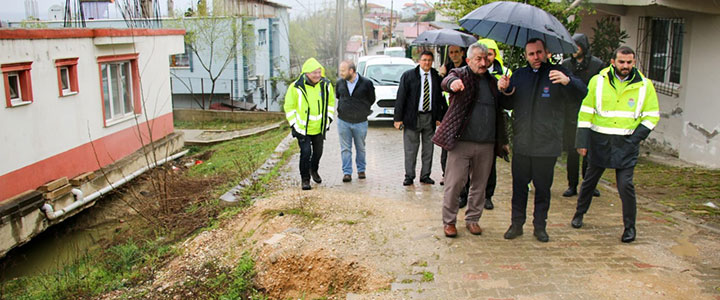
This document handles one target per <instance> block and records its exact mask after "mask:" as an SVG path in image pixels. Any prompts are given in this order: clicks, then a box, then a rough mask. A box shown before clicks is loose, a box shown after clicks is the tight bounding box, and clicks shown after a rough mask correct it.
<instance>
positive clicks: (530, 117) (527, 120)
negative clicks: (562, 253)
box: [498, 38, 587, 242]
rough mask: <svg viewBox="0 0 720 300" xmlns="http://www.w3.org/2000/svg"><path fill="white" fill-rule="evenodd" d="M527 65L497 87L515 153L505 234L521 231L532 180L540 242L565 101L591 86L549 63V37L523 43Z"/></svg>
mask: <svg viewBox="0 0 720 300" xmlns="http://www.w3.org/2000/svg"><path fill="white" fill-rule="evenodd" d="M525 58H526V59H527V61H528V66H527V67H524V68H520V69H517V70H516V71H515V72H513V76H512V78H508V77H507V76H503V77H502V78H501V79H500V80H499V81H498V88H499V89H500V90H501V91H503V93H504V94H505V95H508V97H506V98H505V99H506V101H501V102H500V103H501V104H502V105H503V106H504V108H505V109H512V110H513V126H512V127H513V149H512V150H513V156H512V163H511V164H512V166H511V170H512V171H511V172H512V180H513V192H512V219H511V221H512V225H510V228H508V230H507V232H505V236H504V237H505V238H506V239H514V238H516V237H518V236H520V235H522V234H523V230H522V227H523V225H524V224H525V219H526V213H525V212H526V210H527V201H528V184H529V183H530V182H532V183H533V186H534V187H535V211H534V213H533V226H534V227H535V229H534V231H533V233H534V235H535V237H536V238H537V239H538V241H540V242H548V241H549V240H550V237H549V236H548V234H547V231H546V230H545V228H546V226H547V216H548V210H549V209H550V187H551V186H552V182H553V173H554V170H555V162H556V161H557V157H558V156H560V154H561V153H562V127H563V114H564V113H565V105H566V104H565V102H566V101H580V99H582V97H583V96H584V95H585V94H586V93H587V87H586V85H585V84H584V83H582V81H580V79H577V78H576V77H574V76H572V75H571V74H570V72H569V71H568V70H566V69H565V68H563V67H562V66H560V65H553V64H549V63H548V62H547V50H546V47H545V42H544V41H543V40H541V39H538V38H532V39H530V40H528V41H527V43H526V44H525Z"/></svg>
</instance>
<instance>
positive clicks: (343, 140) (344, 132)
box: [337, 118, 368, 175]
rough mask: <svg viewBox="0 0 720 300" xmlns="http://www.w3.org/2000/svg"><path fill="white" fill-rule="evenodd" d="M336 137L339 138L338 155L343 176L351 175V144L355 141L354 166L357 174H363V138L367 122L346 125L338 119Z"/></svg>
mask: <svg viewBox="0 0 720 300" xmlns="http://www.w3.org/2000/svg"><path fill="white" fill-rule="evenodd" d="M337 128H338V136H339V137H340V155H341V157H342V171H343V174H347V175H350V174H352V170H353V168H352V144H353V140H355V151H357V153H356V155H355V164H356V166H357V171H358V172H365V137H366V136H367V131H368V122H367V121H365V122H361V123H348V122H345V121H343V120H340V119H339V118H338V120H337Z"/></svg>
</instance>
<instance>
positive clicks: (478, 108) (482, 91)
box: [433, 44, 507, 237]
mask: <svg viewBox="0 0 720 300" xmlns="http://www.w3.org/2000/svg"><path fill="white" fill-rule="evenodd" d="M487 53H488V49H487V47H486V46H485V45H482V44H473V45H471V46H470V48H469V49H468V57H467V59H466V61H467V63H468V65H467V66H465V67H462V68H457V69H453V70H451V71H450V74H448V76H447V77H445V79H444V80H443V82H442V88H443V89H444V90H445V91H447V92H449V93H450V95H451V96H450V108H449V109H448V112H447V113H446V115H445V117H444V118H443V120H444V121H443V123H442V124H441V125H440V128H439V129H438V132H437V134H436V135H435V137H434V138H433V142H434V143H435V144H437V145H438V146H440V147H442V148H443V149H446V150H448V160H447V169H446V174H445V194H444V197H443V209H442V218H443V225H444V227H443V231H444V233H445V236H446V237H455V236H457V229H456V227H455V223H456V221H457V212H458V201H457V198H458V195H459V194H460V191H461V190H462V189H463V187H464V186H465V183H466V182H467V181H468V175H469V180H470V192H469V196H468V208H467V211H466V212H465V227H466V228H467V229H468V231H469V232H470V233H471V234H474V235H480V234H482V228H481V227H480V225H479V224H478V222H479V220H480V217H481V216H482V211H483V206H484V202H485V185H486V184H487V179H488V175H489V174H490V166H492V161H493V159H494V156H495V149H496V146H498V145H499V146H500V147H504V148H505V149H507V140H506V136H505V123H504V119H503V117H502V114H503V110H502V108H500V105H499V104H498V98H499V97H500V96H502V95H501V94H500V93H499V92H498V90H497V79H495V77H493V76H492V75H490V74H489V73H488V72H487V67H488V66H489V63H488V60H487Z"/></svg>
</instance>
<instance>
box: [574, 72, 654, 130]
mask: <svg viewBox="0 0 720 300" xmlns="http://www.w3.org/2000/svg"><path fill="white" fill-rule="evenodd" d="M631 76H632V78H630V79H629V80H628V81H626V82H623V83H621V82H620V81H619V80H617V78H615V72H614V69H613V67H612V66H610V67H607V68H605V69H603V70H602V71H600V73H599V74H598V75H596V76H594V77H593V78H592V79H591V80H590V84H589V86H588V94H587V96H585V99H584V100H583V103H582V105H581V106H580V112H579V113H578V128H590V129H591V130H592V131H595V132H599V133H604V134H610V135H630V134H633V132H634V131H635V129H636V128H637V127H638V125H640V124H642V125H643V126H645V127H647V128H648V129H650V130H652V129H653V128H655V125H657V122H658V121H659V120H660V111H659V106H658V100H657V95H656V94H655V88H654V87H653V84H652V82H651V81H650V80H648V79H646V78H645V77H644V76H642V74H640V72H639V71H637V69H634V68H633V71H632V72H631Z"/></svg>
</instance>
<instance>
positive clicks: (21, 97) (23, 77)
mask: <svg viewBox="0 0 720 300" xmlns="http://www.w3.org/2000/svg"><path fill="white" fill-rule="evenodd" d="M31 65H32V62H25V63H14V64H3V65H2V66H0V69H2V73H3V81H4V86H5V106H6V107H14V106H20V105H25V104H30V103H32V101H33V95H32V81H31V80H30V69H31V68H30V66H31Z"/></svg>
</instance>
